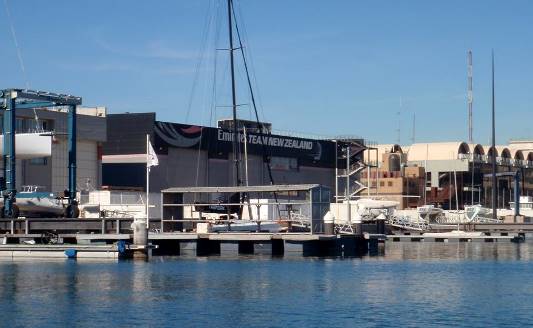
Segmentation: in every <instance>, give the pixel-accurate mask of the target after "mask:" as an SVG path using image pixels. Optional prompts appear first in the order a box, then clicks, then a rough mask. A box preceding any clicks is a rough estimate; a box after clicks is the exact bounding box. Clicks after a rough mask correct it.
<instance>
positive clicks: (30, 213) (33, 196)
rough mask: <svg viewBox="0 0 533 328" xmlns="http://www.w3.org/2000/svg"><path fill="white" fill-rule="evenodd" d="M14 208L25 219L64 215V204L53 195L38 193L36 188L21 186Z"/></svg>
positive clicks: (0, 201)
mask: <svg viewBox="0 0 533 328" xmlns="http://www.w3.org/2000/svg"><path fill="white" fill-rule="evenodd" d="M16 197H17V201H16V203H15V204H16V206H17V207H18V209H19V213H20V214H19V215H21V216H26V217H46V216H49V217H58V216H63V215H64V213H65V206H66V202H65V201H64V200H63V199H61V198H59V197H57V195H55V194H54V193H49V192H42V191H41V192H40V191H38V187H37V186H23V190H22V191H21V192H19V193H17V196H16ZM3 205H4V199H3V198H1V197H0V206H3Z"/></svg>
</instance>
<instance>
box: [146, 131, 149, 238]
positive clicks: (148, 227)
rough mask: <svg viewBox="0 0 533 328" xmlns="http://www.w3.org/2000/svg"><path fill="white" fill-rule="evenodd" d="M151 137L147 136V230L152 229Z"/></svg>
mask: <svg viewBox="0 0 533 328" xmlns="http://www.w3.org/2000/svg"><path fill="white" fill-rule="evenodd" d="M149 195H150V135H149V134H147V135H146V228H147V229H148V228H150V216H149V213H150V201H149Z"/></svg>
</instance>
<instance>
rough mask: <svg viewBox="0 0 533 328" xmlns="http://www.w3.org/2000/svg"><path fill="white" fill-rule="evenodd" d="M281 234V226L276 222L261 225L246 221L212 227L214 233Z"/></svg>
mask: <svg viewBox="0 0 533 328" xmlns="http://www.w3.org/2000/svg"><path fill="white" fill-rule="evenodd" d="M257 230H259V231H260V232H279V231H280V230H281V226H280V224H279V223H277V222H275V221H269V222H264V221H263V222H261V224H260V225H258V224H257V222H255V221H244V222H238V223H231V225H227V224H214V225H212V226H211V231H212V232H256V231H257Z"/></svg>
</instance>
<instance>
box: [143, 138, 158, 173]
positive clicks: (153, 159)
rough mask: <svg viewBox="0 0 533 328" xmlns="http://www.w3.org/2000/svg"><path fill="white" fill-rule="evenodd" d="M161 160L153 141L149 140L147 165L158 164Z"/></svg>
mask: <svg viewBox="0 0 533 328" xmlns="http://www.w3.org/2000/svg"><path fill="white" fill-rule="evenodd" d="M158 165H159V160H158V159H157V155H156V153H155V150H154V148H153V147H152V143H151V142H148V158H147V159H146V166H148V167H151V166H158Z"/></svg>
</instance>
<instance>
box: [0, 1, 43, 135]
mask: <svg viewBox="0 0 533 328" xmlns="http://www.w3.org/2000/svg"><path fill="white" fill-rule="evenodd" d="M4 7H5V9H6V16H7V21H8V23H9V27H10V30H11V38H12V39H13V44H14V45H15V49H16V51H17V58H18V62H19V66H20V70H21V72H22V77H23V79H24V84H25V86H26V89H30V81H29V79H28V75H27V74H26V67H25V66H24V60H23V58H22V51H21V49H20V45H19V42H18V39H17V33H16V32H15V24H14V23H13V17H12V16H11V11H10V10H9V4H8V2H7V0H4ZM33 117H34V119H35V129H36V130H37V132H42V129H41V126H40V123H39V116H38V115H37V110H36V109H35V107H34V108H33Z"/></svg>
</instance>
